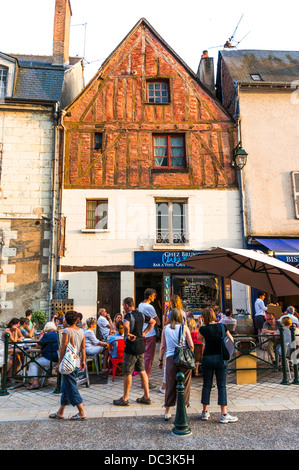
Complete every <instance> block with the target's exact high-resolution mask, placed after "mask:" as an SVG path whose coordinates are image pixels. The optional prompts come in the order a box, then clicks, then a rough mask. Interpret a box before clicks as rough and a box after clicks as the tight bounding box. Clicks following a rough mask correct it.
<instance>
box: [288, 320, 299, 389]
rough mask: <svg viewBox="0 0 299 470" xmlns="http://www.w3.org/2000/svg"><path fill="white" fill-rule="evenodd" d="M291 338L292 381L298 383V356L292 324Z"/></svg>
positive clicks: (294, 328)
mask: <svg viewBox="0 0 299 470" xmlns="http://www.w3.org/2000/svg"><path fill="white" fill-rule="evenodd" d="M290 330H291V338H292V349H293V352H292V362H293V366H294V381H293V382H292V383H293V384H294V385H299V376H298V358H297V354H298V351H297V343H296V331H295V330H296V327H295V326H294V325H292V326H291V328H290Z"/></svg>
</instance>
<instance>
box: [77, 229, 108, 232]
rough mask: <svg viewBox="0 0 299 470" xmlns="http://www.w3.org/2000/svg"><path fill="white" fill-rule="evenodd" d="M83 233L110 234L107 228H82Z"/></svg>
mask: <svg viewBox="0 0 299 470" xmlns="http://www.w3.org/2000/svg"><path fill="white" fill-rule="evenodd" d="M81 232H82V233H110V230H108V229H106V228H81Z"/></svg>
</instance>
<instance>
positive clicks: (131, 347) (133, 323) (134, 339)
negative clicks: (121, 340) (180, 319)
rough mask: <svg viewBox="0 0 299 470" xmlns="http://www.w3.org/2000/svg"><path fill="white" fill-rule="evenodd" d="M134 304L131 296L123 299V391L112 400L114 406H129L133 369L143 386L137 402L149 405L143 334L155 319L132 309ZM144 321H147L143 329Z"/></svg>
mask: <svg viewBox="0 0 299 470" xmlns="http://www.w3.org/2000/svg"><path fill="white" fill-rule="evenodd" d="M134 308H135V304H134V300H133V299H132V297H127V298H126V299H124V301H123V309H124V313H125V318H124V334H125V337H126V347H125V352H124V359H123V369H122V372H123V374H124V391H123V396H122V397H121V398H120V399H119V400H113V405H115V406H129V392H130V388H131V385H132V374H133V371H134V370H135V371H136V372H138V373H139V375H140V378H141V383H142V387H143V391H144V394H143V397H141V398H137V400H136V401H137V403H141V404H143V405H150V404H151V399H150V397H149V387H148V377H147V373H146V372H145V368H144V350H145V346H144V339H143V338H144V335H145V334H146V333H147V332H149V331H150V330H151V329H152V328H153V327H154V326H155V320H153V319H152V318H150V317H148V316H147V315H144V314H142V313H140V312H138V311H137V310H134ZM144 323H147V326H146V328H145V329H144V331H143V326H144Z"/></svg>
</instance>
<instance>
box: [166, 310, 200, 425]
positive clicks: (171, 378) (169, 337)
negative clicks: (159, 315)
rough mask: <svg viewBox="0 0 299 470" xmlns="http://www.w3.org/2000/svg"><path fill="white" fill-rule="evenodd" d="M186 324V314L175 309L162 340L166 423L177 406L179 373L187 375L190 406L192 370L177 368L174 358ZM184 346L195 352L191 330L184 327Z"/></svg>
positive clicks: (186, 391) (186, 392) (187, 393)
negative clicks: (181, 330) (180, 333)
mask: <svg viewBox="0 0 299 470" xmlns="http://www.w3.org/2000/svg"><path fill="white" fill-rule="evenodd" d="M183 323H184V312H183V310H182V309H179V308H174V309H173V310H172V311H171V315H170V324H168V325H166V326H165V328H164V330H163V333H162V339H161V347H160V354H159V367H160V369H162V368H163V355H164V353H165V358H166V391H165V404H164V406H165V416H164V419H165V421H168V420H169V419H170V418H171V414H170V408H171V407H172V406H175V403H176V386H177V383H176V375H177V373H178V372H183V374H184V375H185V381H184V386H185V402H186V406H188V405H189V399H190V387H191V370H190V369H189V370H187V369H180V368H177V367H176V365H175V364H174V363H173V356H174V351H175V348H176V346H178V341H179V332H180V328H181V326H182V325H183ZM182 337H183V344H184V346H185V345H186V343H187V344H188V346H189V348H190V349H191V350H192V351H193V350H194V344H193V341H192V338H191V333H190V330H189V328H188V327H187V326H186V325H184V326H183V335H182Z"/></svg>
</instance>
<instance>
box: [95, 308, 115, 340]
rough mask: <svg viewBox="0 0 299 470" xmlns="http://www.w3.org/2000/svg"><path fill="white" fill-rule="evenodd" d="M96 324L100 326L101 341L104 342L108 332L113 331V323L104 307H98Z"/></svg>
mask: <svg viewBox="0 0 299 470" xmlns="http://www.w3.org/2000/svg"><path fill="white" fill-rule="evenodd" d="M97 324H98V327H99V328H100V332H101V333H102V337H103V340H102V341H105V342H106V341H107V338H108V336H109V334H110V332H112V331H113V324H112V320H111V318H110V315H109V313H107V311H106V309H105V308H100V310H99V318H98V321H97Z"/></svg>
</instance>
